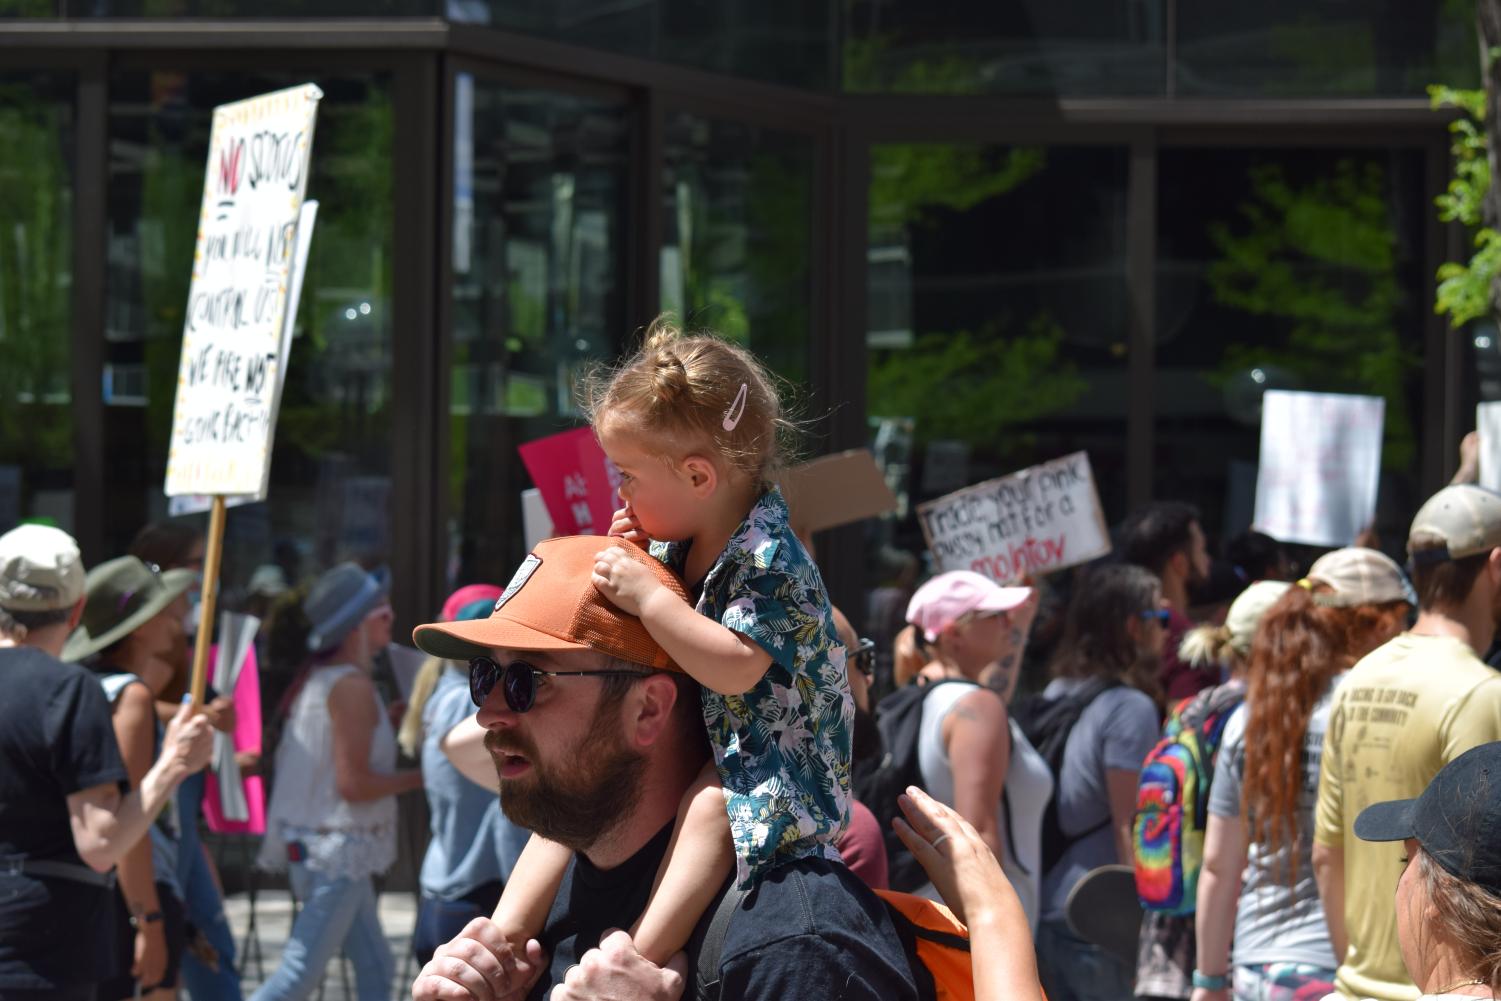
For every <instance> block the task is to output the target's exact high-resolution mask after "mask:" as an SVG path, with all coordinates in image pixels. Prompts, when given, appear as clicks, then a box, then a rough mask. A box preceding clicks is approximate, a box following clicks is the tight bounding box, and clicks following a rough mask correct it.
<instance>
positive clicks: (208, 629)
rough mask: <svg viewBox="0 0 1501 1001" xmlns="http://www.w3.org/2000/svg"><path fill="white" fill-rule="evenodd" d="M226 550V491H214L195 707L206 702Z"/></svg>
mask: <svg viewBox="0 0 1501 1001" xmlns="http://www.w3.org/2000/svg"><path fill="white" fill-rule="evenodd" d="M223 553H224V495H223V494H215V495H214V506H213V507H212V508H210V509H209V516H208V546H207V548H206V549H205V551H204V554H203V600H202V604H201V605H200V606H199V616H198V638H197V641H196V642H195V643H194V645H193V677H192V687H191V688H190V689H189V690H190V691H191V692H192V694H193V708H194V709H195V710H196V709H200V708H202V706H203V692H204V689H205V687H206V686H207V683H208V676H207V675H208V648H209V644H210V643H212V642H213V641H214V608H215V606H216V605H217V604H218V599H219V558H220V556H222V555H223Z"/></svg>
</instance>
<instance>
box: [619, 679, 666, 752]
mask: <svg viewBox="0 0 1501 1001" xmlns="http://www.w3.org/2000/svg"><path fill="white" fill-rule="evenodd" d="M677 701H678V686H677V682H675V681H674V680H673V679H672V677H671V676H670V675H667V674H652V675H648V676H647V677H645V678H643V679H641V681H640V682H638V683H637V684H636V686H635V688H634V689H633V690H632V692H631V699H630V702H629V703H628V705H629V709H628V711H627V713H626V716H625V726H626V731H627V732H626V735H625V736H626V742H627V743H628V744H629V745H630V746H631V747H634V748H636V749H637V750H644V749H645V748H648V747H651V746H652V745H653V744H655V743H656V742H657V741H659V740H661V739H662V735H663V733H664V732H665V731H667V730H668V729H670V728H671V726H672V710H673V707H674V706H675V705H677Z"/></svg>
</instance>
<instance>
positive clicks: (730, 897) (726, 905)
mask: <svg viewBox="0 0 1501 1001" xmlns="http://www.w3.org/2000/svg"><path fill="white" fill-rule="evenodd" d="M745 895H746V891H745V890H741V889H738V888H737V887H736V886H735V885H734V883H731V884H730V885H729V886H728V887H726V888H725V891H724V894H723V895H721V896H720V898H719V903H718V904H717V905H715V907H714V916H713V917H711V918H710V919H709V926H708V928H707V929H705V931H704V937H703V939H702V941H700V942H699V945H698V964H697V966H696V968H695V970H694V985H693V997H694V998H696V999H697V1001H719V995H720V992H721V991H722V989H723V986H722V984H721V983H720V979H719V978H720V973H719V968H720V966H721V965H723V960H724V940H725V936H726V935H727V934H729V930H730V919H731V918H733V917H734V916H735V911H737V910H739V908H740V902H741V901H742V900H744V899H745Z"/></svg>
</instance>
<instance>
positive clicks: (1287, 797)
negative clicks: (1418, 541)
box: [1242, 586, 1408, 885]
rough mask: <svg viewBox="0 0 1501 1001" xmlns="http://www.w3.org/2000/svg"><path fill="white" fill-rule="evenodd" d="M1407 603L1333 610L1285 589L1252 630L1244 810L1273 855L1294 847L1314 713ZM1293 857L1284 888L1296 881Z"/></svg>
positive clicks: (1392, 631) (1395, 626)
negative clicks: (1331, 687) (1305, 754)
mask: <svg viewBox="0 0 1501 1001" xmlns="http://www.w3.org/2000/svg"><path fill="white" fill-rule="evenodd" d="M1407 610H1408V605H1407V603H1406V602H1404V601H1393V602H1386V603H1384V604H1379V605H1355V606H1353V607H1350V608H1332V607H1329V606H1327V605H1320V604H1318V603H1317V602H1316V601H1315V599H1314V592H1311V591H1309V590H1308V589H1307V588H1306V587H1302V586H1299V587H1290V588H1288V589H1287V593H1286V594H1284V595H1283V596H1282V597H1281V598H1280V599H1278V601H1277V603H1276V604H1275V605H1273V606H1272V607H1271V608H1270V609H1269V610H1268V611H1267V613H1266V615H1265V616H1264V617H1263V618H1262V620H1261V623H1260V625H1259V626H1257V629H1256V636H1255V639H1254V640H1253V641H1252V643H1251V665H1250V670H1249V675H1250V683H1249V686H1248V689H1247V692H1246V712H1247V719H1246V737H1247V739H1246V742H1245V756H1246V757H1245V777H1244V779H1243V784H1242V794H1243V796H1244V800H1243V802H1242V808H1243V810H1244V811H1245V813H1246V815H1247V818H1248V820H1249V824H1250V834H1251V840H1253V841H1256V842H1259V843H1260V844H1263V845H1265V846H1267V847H1268V848H1269V849H1271V850H1273V851H1275V850H1277V849H1279V848H1281V847H1283V846H1285V845H1291V844H1295V843H1296V842H1297V837H1298V800H1299V796H1300V795H1301V793H1302V791H1303V776H1304V769H1303V745H1304V740H1305V738H1306V736H1307V734H1308V720H1309V718H1310V717H1311V716H1312V715H1313V709H1314V706H1315V705H1317V704H1318V701H1319V699H1320V698H1321V697H1322V696H1323V694H1324V693H1325V692H1326V691H1328V689H1329V683H1330V681H1331V680H1332V679H1333V678H1334V677H1335V675H1337V674H1339V673H1340V672H1341V671H1344V670H1347V669H1348V668H1350V667H1352V666H1353V665H1354V664H1355V662H1356V661H1357V660H1359V659H1360V658H1362V657H1364V656H1365V655H1366V654H1368V653H1370V652H1371V651H1372V650H1374V649H1376V648H1377V647H1378V646H1380V645H1381V644H1383V643H1385V642H1386V641H1387V640H1389V639H1391V638H1392V637H1393V636H1395V635H1397V633H1399V632H1400V631H1401V630H1402V628H1403V626H1405V625H1406V621H1407ZM1290 854H1291V856H1292V866H1293V867H1292V872H1291V873H1289V874H1288V879H1289V885H1291V883H1292V882H1295V881H1296V880H1297V865H1298V859H1297V853H1296V852H1292V853H1290Z"/></svg>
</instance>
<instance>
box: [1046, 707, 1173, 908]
mask: <svg viewBox="0 0 1501 1001" xmlns="http://www.w3.org/2000/svg"><path fill="white" fill-rule="evenodd" d="M1086 684H1088V682H1087V681H1084V680H1081V679H1076V678H1057V679H1054V680H1053V681H1052V683H1050V684H1049V685H1048V687H1047V688H1046V689H1045V690H1044V691H1043V695H1044V696H1045V697H1047V698H1058V697H1060V696H1064V695H1068V694H1071V693H1072V692H1075V691H1077V690H1078V689H1080V688H1082V687H1083V686H1084V685H1086ZM1159 725H1160V724H1159V721H1158V719H1157V706H1156V705H1154V704H1153V702H1152V700H1151V699H1150V698H1148V697H1147V696H1146V695H1144V694H1143V693H1141V692H1138V691H1137V690H1136V689H1134V688H1128V687H1126V686H1124V685H1123V686H1121V687H1119V688H1112V689H1109V690H1108V691H1105V692H1103V693H1101V694H1100V695H1099V696H1098V697H1097V698H1096V699H1095V700H1094V701H1093V702H1091V703H1090V704H1089V706H1088V708H1086V709H1085V710H1084V712H1083V714H1082V715H1080V717H1079V722H1078V723H1076V724H1074V728H1073V730H1072V731H1070V733H1069V735H1068V743H1067V744H1065V745H1064V748H1063V767H1062V769H1060V771H1059V774H1058V786H1057V789H1056V790H1055V791H1054V794H1053V795H1054V798H1055V799H1056V800H1057V801H1058V824H1059V826H1060V827H1062V828H1063V831H1064V833H1065V834H1075V833H1078V832H1080V831H1088V830H1090V829H1091V828H1095V827H1099V829H1098V830H1096V831H1094V832H1093V833H1091V834H1088V835H1086V836H1084V837H1082V838H1080V839H1079V840H1078V841H1075V842H1074V843H1073V844H1071V845H1069V847H1068V849H1067V851H1065V852H1064V854H1063V858H1062V859H1061V860H1059V862H1058V864H1057V865H1056V866H1054V867H1053V869H1052V870H1051V871H1050V872H1048V873H1047V874H1045V875H1044V876H1043V879H1042V901H1043V905H1042V920H1044V921H1062V920H1064V916H1065V909H1066V905H1067V903H1068V894H1069V891H1070V890H1072V889H1073V888H1074V884H1075V883H1077V882H1079V880H1081V879H1083V878H1084V875H1085V874H1086V873H1088V872H1089V871H1090V870H1092V869H1097V868H1099V867H1100V866H1102V865H1113V864H1116V863H1118V862H1120V855H1119V853H1118V852H1117V851H1116V847H1115V840H1114V836H1113V834H1112V833H1111V830H1110V826H1109V825H1108V824H1105V826H1100V825H1101V823H1102V822H1104V821H1108V820H1109V818H1110V795H1109V791H1108V789H1107V787H1106V785H1105V773H1106V772H1107V771H1110V770H1112V769H1131V770H1133V771H1140V770H1141V762H1142V759H1143V758H1145V757H1146V756H1147V752H1148V751H1150V750H1151V749H1152V747H1153V745H1155V744H1156V743H1157V731H1158V726H1159Z"/></svg>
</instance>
